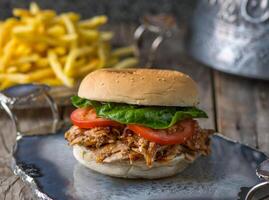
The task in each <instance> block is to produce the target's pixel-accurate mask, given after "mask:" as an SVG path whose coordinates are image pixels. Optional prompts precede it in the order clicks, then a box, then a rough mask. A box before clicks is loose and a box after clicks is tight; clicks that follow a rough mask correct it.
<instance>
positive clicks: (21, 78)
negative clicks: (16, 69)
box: [0, 73, 30, 84]
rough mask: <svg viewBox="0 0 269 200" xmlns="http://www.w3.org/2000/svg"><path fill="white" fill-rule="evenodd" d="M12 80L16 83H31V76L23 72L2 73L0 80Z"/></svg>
mask: <svg viewBox="0 0 269 200" xmlns="http://www.w3.org/2000/svg"><path fill="white" fill-rule="evenodd" d="M6 80H8V81H11V82H14V83H20V84H23V83H29V82H30V79H29V76H28V75H26V74H22V73H14V74H0V81H6Z"/></svg>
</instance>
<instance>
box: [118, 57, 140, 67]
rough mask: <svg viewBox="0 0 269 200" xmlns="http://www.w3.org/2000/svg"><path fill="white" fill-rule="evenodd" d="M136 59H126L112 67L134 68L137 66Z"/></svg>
mask: <svg viewBox="0 0 269 200" xmlns="http://www.w3.org/2000/svg"><path fill="white" fill-rule="evenodd" d="M138 62H139V61H138V59H137V58H126V59H124V60H122V61H120V62H119V63H118V64H116V65H115V66H114V68H129V67H135V66H137V64H138Z"/></svg>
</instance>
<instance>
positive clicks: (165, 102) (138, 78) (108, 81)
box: [78, 68, 199, 106]
mask: <svg viewBox="0 0 269 200" xmlns="http://www.w3.org/2000/svg"><path fill="white" fill-rule="evenodd" d="M78 96H80V97H82V98H86V99H90V100H96V101H104V102H119V103H127V104H137V105H152V106H195V105H197V104H198V103H199V101H198V89H197V85H196V83H195V82H194V81H193V80H192V79H191V78H190V77H189V76H188V75H186V74H183V73H181V72H178V71H173V70H158V69H142V68H140V69H139V68H135V69H101V70H96V71H94V72H92V73H90V74H88V75H87V76H86V77H85V78H84V79H83V80H82V82H81V84H80V87H79V90H78Z"/></svg>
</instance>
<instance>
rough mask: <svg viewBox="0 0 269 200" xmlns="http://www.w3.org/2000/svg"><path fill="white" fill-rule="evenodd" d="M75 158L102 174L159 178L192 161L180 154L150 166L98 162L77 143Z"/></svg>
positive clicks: (124, 162) (171, 174)
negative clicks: (167, 160)
mask: <svg viewBox="0 0 269 200" xmlns="http://www.w3.org/2000/svg"><path fill="white" fill-rule="evenodd" d="M73 154H74V156H75V158H76V159H77V160H78V162H80V163H81V164H82V165H84V166H85V167H87V168H90V169H92V170H94V171H96V172H99V173H101V174H105V175H109V176H113V177H121V178H130V179H135V178H144V179H158V178H165V177H169V176H173V175H175V174H177V173H180V172H182V171H183V170H184V169H185V168H186V167H187V166H188V164H189V163H190V162H189V161H187V160H185V159H184V156H183V155H180V156H178V157H176V158H174V159H173V160H171V161H169V162H163V163H161V162H154V163H153V165H152V167H151V168H149V167H148V166H147V165H146V163H145V162H143V161H134V162H133V163H132V164H130V163H129V161H124V160H122V161H114V162H110V163H97V162H96V161H95V156H94V154H93V153H92V152H91V151H90V150H88V149H86V148H85V147H82V146H78V145H75V146H74V148H73Z"/></svg>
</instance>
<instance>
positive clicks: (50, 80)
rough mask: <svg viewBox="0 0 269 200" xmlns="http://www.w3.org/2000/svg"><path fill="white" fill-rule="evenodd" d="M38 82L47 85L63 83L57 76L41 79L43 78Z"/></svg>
mask: <svg viewBox="0 0 269 200" xmlns="http://www.w3.org/2000/svg"><path fill="white" fill-rule="evenodd" d="M38 83H41V84H47V85H50V86H60V85H62V82H61V81H60V80H59V79H57V78H47V79H41V80H39V81H38Z"/></svg>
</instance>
